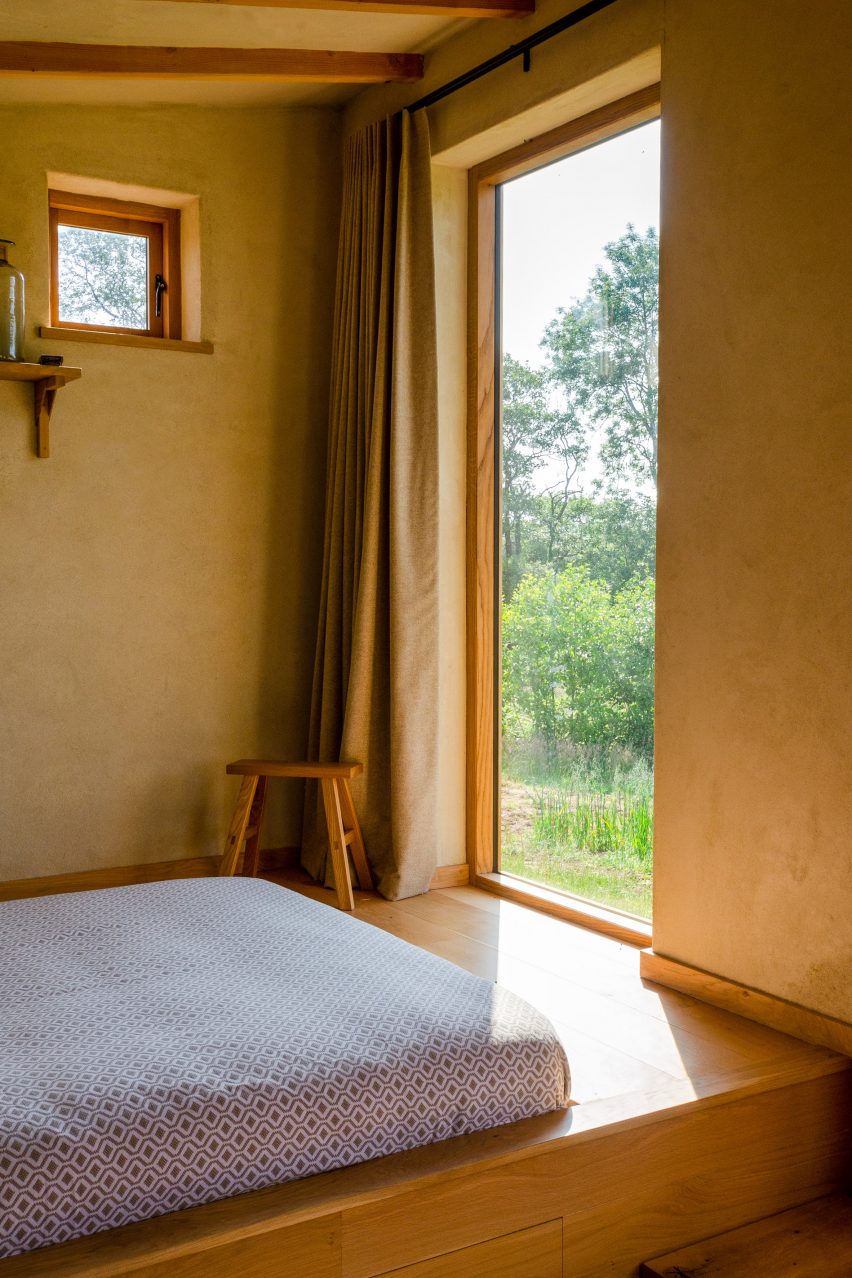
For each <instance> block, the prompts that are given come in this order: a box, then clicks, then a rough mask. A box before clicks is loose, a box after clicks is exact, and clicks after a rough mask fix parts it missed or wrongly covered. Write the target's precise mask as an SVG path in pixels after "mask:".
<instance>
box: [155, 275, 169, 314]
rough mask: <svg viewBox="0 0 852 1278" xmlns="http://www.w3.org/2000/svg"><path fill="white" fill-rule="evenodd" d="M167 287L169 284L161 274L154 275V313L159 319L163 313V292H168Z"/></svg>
mask: <svg viewBox="0 0 852 1278" xmlns="http://www.w3.org/2000/svg"><path fill="white" fill-rule="evenodd" d="M168 288H169V286H168V284H167V283H166V281H165V280H164V279H163V277H162V275H155V276H154V314H155V315H156V317H157V319H159V318H160V316H161V315H162V313H163V294H164V293H166V292H168Z"/></svg>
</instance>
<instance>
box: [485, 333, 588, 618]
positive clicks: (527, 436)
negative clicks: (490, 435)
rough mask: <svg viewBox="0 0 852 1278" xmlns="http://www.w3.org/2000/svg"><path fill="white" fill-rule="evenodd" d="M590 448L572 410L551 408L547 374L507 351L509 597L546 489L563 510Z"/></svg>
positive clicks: (506, 565)
mask: <svg viewBox="0 0 852 1278" xmlns="http://www.w3.org/2000/svg"><path fill="white" fill-rule="evenodd" d="M588 452H589V445H588V440H587V438H586V430H585V426H584V424H583V423H582V422H581V421H580V419H579V418H578V417H577V415H576V414H575V413H573V412H572V411H570V410H568V411H563V412H556V411H554V409H553V408H552V407H551V406H550V402H549V385H548V379H547V376H546V375H545V374H544V373H543V372H542V371H541V370H539V369H535V368H531V367H530V366H529V364H524V363H522V362H521V361H520V360H516V359H513V358H512V356H511V355H506V356H505V357H504V359H503V416H502V466H503V528H502V540H503V596H504V598H505V599H507V600H508V599H511V597H512V592H513V591H514V588H515V586H516V585H517V583H518V581H519V580H520V578H521V576H522V575H523V572H524V570H525V567H526V564H527V559H528V556H527V554H526V552H527V550H528V545H527V540H528V534H529V533H530V532H531V531H533V530H534V529H535V528H536V525H537V524H538V521H539V509H538V508H539V506H540V504H541V501H540V496H541V494H542V492H543V493H544V495H545V497H546V499H547V501H548V503H549V505H550V508H551V511H552V512H554V514H555V513H556V512H561V511H563V510H564V509H565V506H566V505H567V503H568V501H569V500H570V498H571V496H572V492H573V489H572V484H573V482H574V480H575V478H576V476H577V473H578V471H579V469H580V467H581V466H582V464H583V462H584V461H585V460H586V459H587V457H588ZM542 472H543V473H542ZM536 480H538V483H536ZM552 517H553V516H552Z"/></svg>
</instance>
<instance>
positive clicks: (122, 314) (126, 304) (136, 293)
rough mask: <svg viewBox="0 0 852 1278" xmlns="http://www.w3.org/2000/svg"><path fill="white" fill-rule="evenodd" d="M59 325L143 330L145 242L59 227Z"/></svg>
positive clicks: (139, 238)
mask: <svg viewBox="0 0 852 1278" xmlns="http://www.w3.org/2000/svg"><path fill="white" fill-rule="evenodd" d="M58 246H59V260H58V277H59V319H60V320H61V321H62V322H63V323H68V324H75V323H76V324H97V325H103V326H105V327H107V326H109V327H117V328H139V329H147V328H148V238H147V236H144V235H124V234H118V233H115V232H112V231H96V230H90V229H89V228H87V227H82V226H63V225H62V223H60V224H59V227H58Z"/></svg>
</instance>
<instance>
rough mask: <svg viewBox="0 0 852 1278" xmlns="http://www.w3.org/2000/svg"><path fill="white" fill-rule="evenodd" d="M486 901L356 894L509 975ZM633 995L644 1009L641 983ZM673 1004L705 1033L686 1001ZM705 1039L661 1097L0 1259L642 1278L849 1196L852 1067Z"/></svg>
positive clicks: (653, 1093) (141, 1277)
mask: <svg viewBox="0 0 852 1278" xmlns="http://www.w3.org/2000/svg"><path fill="white" fill-rule="evenodd" d="M311 894H313V895H318V896H322V891H321V890H319V889H316V890H314V891H312V893H311ZM485 895H486V894H484V893H477V892H476V890H475V889H471V888H467V889H458V890H456V891H447V892H439V893H433V894H430V897H429V898H417V900H416V901H415V902H413V903H412V904H411V905H410V906H409V905H407V903H405V902H401V903H397V904H396V905H391V904H390V903H387V902H382V901H378V900H377V899H376V898H368V897H367V895H366V894H358V900H357V901H356V914H358V915H360V917H362V918H363V919H365V920H366V921H369V922H373V923H375V924H376V925H377V926H379V927H381V928H382V929H383V930H385V931H391V932H396V933H397V934H398V935H401V936H405V935H406V933H412V932H413V933H414V934H415V935H419V936H421V937H422V938H423V940H424V941H425V942H426V944H427V945H428V947H430V948H433V949H435V950H436V952H443V953H444V955H445V956H446V957H451V958H453V959H454V960H455V961H456V962H460V963H462V964H463V965H464V964H466V965H468V966H470V967H471V968H473V969H475V968H476V967H477V966H479V967H480V968H481V964H482V959H483V953H484V951H485V949H486V943H485V941H484V940H482V939H478V940H475V939H474V938H473V935H472V934H473V932H474V931H475V932H476V934H477V936H478V937H479V938H483V937H486V936H487V935H489V934H490V935H492V937H493V948H494V950H495V952H496V953H497V955H498V960H499V956H500V954H501V951H500V949H499V946H500V932H501V918H502V921H503V931H504V933H508V932H510V929H507V928H506V927H505V924H506V920H507V918H514V917H515V915H516V914H518V912H520V910H521V907H518V906H507V905H506V904H505V903H502V904H501V903H498V902H496V901H494V900H493V899H491V898H490V899H488V900H487V901H485V902H482V901H481V900H480V898H482V897H484V896H485ZM442 901H443V902H445V903H446V905H445V910H446V919H447V920H448V923H449V924H452V926H449V925H447V926H444V925H441V924H440V923H438V922H437V921H436V922H435V923H431V924H428V925H426V924H420V923H417V920H418V919H423V918H424V917H425V916H426V915H429V917H430V918H433V919H435V920H438V919H439V918H440V917H441V902H442ZM473 902H475V905H472V904H471V903H473ZM427 904H428V906H429V907H430V908H429V909H428V910H427V909H426V908H425V906H426V905H427ZM507 909H508V910H509V911H514V912H515V914H513V915H511V916H509V915H507V914H506V910H507ZM465 910H467V914H468V915H470V923H469V924H468V922H466V918H467V915H466V914H465V913H464V911H465ZM501 910H502V911H503V913H502V915H501ZM523 913H524V914H526V913H527V912H526V911H523ZM557 928H559V929H564V932H556V931H554V929H557ZM459 929H460V930H459ZM489 929H490V932H489ZM466 932H467V934H468V935H467V938H466V937H465V933H466ZM572 932H574V929H571V928H569V927H567V925H564V924H557V923H555V922H554V921H550V920H548V921H547V926H546V927H545V928H544V929H542V928H541V927H538V928H537V929H536V934H537V935H540V936H542V937H544V938H545V939H544V940H543V942H542V943H543V947H544V948H543V950H542V954H541V955H540V956H538V961H540V962H541V963H542V964H544V962H545V951H548V952H550V953H551V956H552V955H553V954H554V953H555V950H556V949H559V948H560V946H559V937H560V935H564V937H565V938H566V946H565V951H566V953H567V952H568V951H569V950H572V949H573V948H575V947H573V942H572V944H571V945H569V944H568V941H569V940H570V938H571V933H572ZM545 934H546V935H545ZM595 939H596V941H598V940H599V938H595ZM554 941H555V943H556V944H555V947H554V946H553V945H552V942H554ZM607 944H613V943H611V942H607ZM477 947H478V949H477ZM614 949H615V950H618V949H619V947H617V946H614ZM466 955H467V958H466ZM549 961H550V960H549ZM556 961H557V960H556V959H555V958H553V959H552V963H555V962H556ZM612 970H613V971H615V970H616V965H615V963H613V964H612ZM497 975H498V976H499V971H498V972H497ZM554 979H559V980H563V979H564V973H563V975H561V976H559V977H558V978H554V977H553V974H552V971H551V973H550V974H548V973H547V972H546V971H545V970H544V967H542V969H541V980H542V988H543V989H544V988H545V987H546V986H547V984H548V982H550V983H551V984H552V982H553V980H554ZM577 988H579V986H578V987H577ZM637 992H638V993H642V994H643V997H644V994H645V993H647V990H646V991H642V987H641V985H639V983H638V978H637ZM620 997H621V995H620ZM623 997H624V998H627V997H629V992H625V993H624V994H623ZM673 997H674V999H675V1000H680V1003H675V1004H671V1005H670V1007H671V1009H672V1010H673V1011H675V1010H676V1011H677V1013H678V1016H679V1017H680V1024H681V1025H684V1024H689V1025H690V1032H691V1028H692V1022H691V1021H690V1019H689V1018H690V1015H691V1012H690V1008H689V1006H688V1005H689V1004H690V1002H691V1000H687V999H683V998H682V996H680V995H675V996H673ZM622 1006H624V1005H622ZM695 1006H696V1007H698V1005H695ZM545 1010H547V1009H545ZM675 1019H677V1017H675ZM694 1023H695V1025H696V1026H698V1028H699V1031H700V1034H703V1035H704V1039H703V1041H704V1042H705V1043H706V1046H707V1072H702V1070H701V1069H700V1068H699V1069H696V1067H695V1064H694V1063H692V1064H691V1066H690V1068H689V1069H685V1070H684V1071H683V1076H682V1077H670V1078H668V1077H667V1076H666V1075H661V1078H662V1080H663V1081H662V1085H660V1086H651V1087H649V1086H647V1085H645V1086H642V1087H637V1088H636V1089H634V1090H623V1091H621V1092H617V1089H615V1088H613V1089H611V1090H613V1093H614V1094H611V1095H603V1096H600V1097H599V1098H598V1099H592V1100H589V1101H581V1103H579V1104H576V1105H573V1106H572V1107H571V1108H569V1109H568V1110H564V1111H561V1112H558V1113H554V1114H547V1115H544V1116H541V1117H538V1118H534V1119H528V1120H525V1121H523V1122H518V1123H513V1124H509V1125H505V1126H502V1127H495V1128H493V1129H490V1130H488V1131H484V1132H479V1133H476V1134H473V1135H468V1136H462V1137H458V1138H455V1139H451V1140H446V1141H442V1142H441V1143H438V1144H434V1145H430V1146H428V1147H423V1148H419V1149H413V1150H409V1151H408V1152H405V1153H401V1154H394V1155H391V1156H388V1157H384V1158H378V1159H374V1160H373V1161H371V1162H366V1163H362V1164H360V1165H358V1166H355V1167H350V1168H346V1169H344V1170H341V1171H333V1172H328V1173H325V1174H321V1175H315V1176H311V1177H309V1178H307V1179H304V1180H300V1181H294V1182H291V1183H289V1184H287V1185H283V1186H279V1187H274V1188H270V1189H263V1190H260V1191H256V1192H252V1193H247V1194H242V1195H239V1196H237V1197H232V1198H227V1199H224V1200H222V1201H219V1202H215V1203H211V1204H209V1205H205V1206H199V1207H193V1208H190V1209H187V1210H183V1211H176V1212H173V1213H170V1214H169V1215H166V1216H161V1217H158V1218H156V1219H152V1220H149V1221H145V1222H142V1223H138V1224H133V1225H128V1226H125V1227H122V1228H118V1229H111V1230H108V1231H106V1232H103V1233H100V1234H96V1235H93V1236H91V1237H88V1238H84V1239H80V1240H78V1241H75V1242H70V1243H65V1244H62V1245H59V1246H52V1247H45V1248H41V1249H39V1250H36V1251H31V1252H29V1253H26V1254H23V1255H20V1256H17V1257H13V1258H11V1259H8V1260H5V1261H2V1262H0V1278H36V1276H41V1278H48V1276H50V1278H54V1276H56V1278H58V1276H59V1275H62V1276H63V1278H80V1276H81V1275H91V1276H92V1278H106V1276H107V1275H119V1274H135V1275H137V1278H202V1276H203V1278H219V1276H220V1275H221V1276H222V1278H225V1275H229V1276H230V1275H233V1274H239V1275H240V1278H261V1276H264V1278H265V1276H267V1275H268V1276H270V1278H278V1276H287V1278H291V1276H292V1278H326V1276H327V1278H332V1276H334V1278H343V1276H344V1275H345V1276H346V1278H371V1276H375V1275H390V1274H394V1275H397V1276H398V1278H399V1276H401V1275H404V1276H405V1278H449V1276H451V1275H459V1276H462V1275H464V1278H476V1276H477V1275H482V1278H485V1276H486V1275H488V1276H489V1278H493V1276H495V1275H505V1276H506V1278H556V1275H563V1274H564V1275H565V1276H566V1278H597V1276H598V1275H600V1276H601V1278H603V1275H604V1274H606V1275H610V1276H614V1278H627V1276H628V1275H633V1274H635V1273H636V1272H637V1271H638V1266H639V1264H640V1263H641V1262H642V1261H645V1260H647V1259H649V1258H650V1257H653V1256H656V1255H659V1254H661V1253H663V1252H666V1251H669V1250H671V1249H673V1248H675V1247H678V1246H682V1245H684V1244H686V1243H689V1242H693V1241H697V1240H698V1239H701V1238H706V1237H709V1236H711V1235H714V1234H718V1233H721V1232H723V1231H725V1230H728V1229H731V1228H734V1227H736V1226H738V1225H741V1224H744V1223H746V1222H748V1221H752V1220H757V1219H759V1218H761V1217H763V1216H766V1215H768V1214H770V1213H772V1212H778V1211H782V1210H784V1209H785V1208H787V1207H790V1206H794V1205H796V1204H799V1203H804V1202H808V1201H810V1200H812V1199H815V1198H818V1197H820V1196H822V1195H824V1194H828V1193H830V1192H832V1191H833V1190H835V1189H836V1188H837V1187H839V1186H840V1185H841V1184H842V1183H843V1178H844V1174H845V1172H846V1170H847V1166H848V1151H849V1148H850V1140H849V1137H850V1126H852V1117H850V1116H852V1103H850V1102H852V1062H850V1061H849V1060H848V1059H847V1058H846V1057H843V1056H839V1055H836V1054H834V1053H832V1052H830V1051H828V1050H825V1049H821V1048H815V1047H810V1046H807V1045H805V1044H802V1043H799V1042H797V1041H796V1040H792V1039H788V1038H786V1037H785V1036H783V1035H779V1034H775V1033H774V1032H772V1031H769V1030H763V1029H762V1028H760V1027H757V1026H754V1027H750V1026H749V1023H748V1022H743V1021H740V1020H739V1018H735V1017H730V1016H727V1014H725V1013H723V1012H716V1011H715V1010H714V1009H709V1008H703V1009H700V1010H699V1011H698V1012H697V1013H695V1017H694ZM656 1024H659V1021H657V1022H656ZM738 1025H739V1026H742V1027H744V1028H743V1030H742V1032H739V1030H738V1029H737V1026H738ZM588 1028H589V1030H590V1031H592V1030H593V1029H594V1026H592V1025H590V1026H589V1027H588ZM672 1028H673V1031H674V1036H675V1039H676V1037H677V1034H678V1026H677V1025H673V1027H672ZM690 1032H686V1031H684V1048H683V1053H684V1059H685V1060H689V1061H692V1058H691V1057H690V1056H689V1055H688V1053H687V1049H686V1045H685V1044H686V1040H687V1039H689V1038H690ZM714 1035H716V1036H717V1037H718V1039H719V1040H724V1041H725V1046H726V1048H727V1047H728V1046H730V1044H732V1043H734V1044H735V1045H736V1051H735V1052H733V1053H730V1054H729V1055H725V1056H724V1059H725V1060H729V1061H731V1062H732V1064H731V1066H730V1067H726V1068H724V1069H719V1068H718V1060H719V1059H722V1057H721V1056H718V1055H717V1056H716V1057H715V1058H714V1055H713V1038H714ZM691 1041H692V1042H693V1043H694V1042H695V1041H699V1042H700V1041H702V1040H701V1039H700V1037H698V1036H697V1037H695V1038H693V1039H692V1040H691ZM630 1048H631V1044H630V1043H626V1044H625V1050H626V1051H629V1050H630ZM635 1051H636V1054H637V1057H638V1056H639V1055H641V1045H640V1044H639V1043H638V1042H637V1044H636V1045H635ZM569 1054H570V1047H569ZM723 1055H724V1054H723ZM714 1060H715V1062H716V1063H715V1064H714ZM635 1064H636V1070H637V1081H638V1080H639V1079H640V1078H641V1077H642V1076H643V1070H642V1068H640V1063H639V1061H638V1059H636V1060H635ZM647 1074H648V1071H647V1070H645V1078H646V1082H647ZM628 1087H629V1083H628ZM616 1093H617V1094H616Z"/></svg>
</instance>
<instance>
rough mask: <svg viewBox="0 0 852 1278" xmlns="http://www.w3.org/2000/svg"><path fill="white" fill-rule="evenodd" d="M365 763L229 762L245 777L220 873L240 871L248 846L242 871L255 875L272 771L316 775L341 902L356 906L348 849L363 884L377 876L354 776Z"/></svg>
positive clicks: (274, 773)
mask: <svg viewBox="0 0 852 1278" xmlns="http://www.w3.org/2000/svg"><path fill="white" fill-rule="evenodd" d="M363 770H364V768H363V765H362V764H360V763H341V762H338V763H306V762H299V763H290V762H287V761H285V760H278V759H237V760H236V761H235V762H234V763H229V764H228V765H227V767H226V768H225V771H226V772H228V773H230V774H231V775H235V776H241V777H242V778H243V782H242V784H241V786H240V791H239V794H238V795H237V806H236V807H235V809H234V815H233V817H232V818H231V825H230V827H229V829H228V837H227V839H226V840H225V850H224V852H223V853H222V859H221V861H220V862H219V874H220V875H232V874H235V873H236V869H237V865H238V864H239V859H240V853H241V852H243V849H245V851H244V854H243V874H245V875H249V876H252V877H253V876H254V875H256V874H257V865H258V859H259V855H260V829H261V824H262V822H263V811H264V808H265V806H266V786H267V782H268V780H269V778H270V777H296V778H300V779H301V778H312V779H317V780H319V782H320V786H321V789H322V799H323V807H324V809H325V820H326V825H327V826H328V841H329V847H330V849H331V868H332V875H333V878H334V887H335V891H336V892H337V903H338V905H339V906H340V909H341V910H354V908H355V900H354V897H353V896H352V877H351V875H350V872H349V855H350V853H351V855H352V860H353V862H354V863H355V873H356V874H357V876H358V886H359V887H360V888H363V889H365V890H367V891H369V890H370V889H371V888H372V887H373V876H372V874H371V873H370V866H369V863H368V861H367V852H366V849H365V847H364V838H363V835H362V834H361V826H360V825H359V823H358V816H357V814H356V812H355V804H354V803H353V801H352V790H351V788H350V785H349V782H350V780H351V778H352V777H357V776H359V775H360V773H361V772H363Z"/></svg>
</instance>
